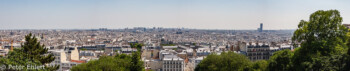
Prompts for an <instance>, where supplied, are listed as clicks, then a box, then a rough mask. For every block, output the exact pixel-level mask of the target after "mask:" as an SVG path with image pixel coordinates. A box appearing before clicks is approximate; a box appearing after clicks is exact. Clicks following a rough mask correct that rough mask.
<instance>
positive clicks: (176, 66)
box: [163, 65, 182, 68]
mask: <svg viewBox="0 0 350 71" xmlns="http://www.w3.org/2000/svg"><path fill="white" fill-rule="evenodd" d="M163 68H182V65H163Z"/></svg>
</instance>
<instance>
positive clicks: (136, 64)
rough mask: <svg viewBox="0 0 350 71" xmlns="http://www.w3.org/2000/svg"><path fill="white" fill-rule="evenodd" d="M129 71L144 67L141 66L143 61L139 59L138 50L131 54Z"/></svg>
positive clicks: (140, 70) (136, 70) (140, 69)
mask: <svg viewBox="0 0 350 71" xmlns="http://www.w3.org/2000/svg"><path fill="white" fill-rule="evenodd" d="M131 58H132V59H131V63H132V65H131V68H130V70H131V71H142V70H143V69H144V67H143V61H141V53H140V51H137V52H134V53H133V54H132V56H131Z"/></svg>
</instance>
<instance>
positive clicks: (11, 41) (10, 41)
mask: <svg viewBox="0 0 350 71" xmlns="http://www.w3.org/2000/svg"><path fill="white" fill-rule="evenodd" d="M2 41H7V42H9V43H11V51H13V40H2Z"/></svg>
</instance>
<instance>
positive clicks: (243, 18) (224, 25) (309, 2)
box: [0, 0, 350, 30]
mask: <svg viewBox="0 0 350 71" xmlns="http://www.w3.org/2000/svg"><path fill="white" fill-rule="evenodd" d="M349 3H350V0H0V29H96V28H109V29H121V28H132V27H149V28H151V27H164V28H190V29H230V30H232V29H234V30H241V29H252V30H256V28H258V27H259V24H260V23H264V29H270V30H271V29H274V30H279V29H296V28H297V25H298V24H299V22H300V20H302V19H304V20H308V17H309V15H310V14H311V13H313V12H315V11H317V10H330V9H336V10H338V11H340V13H341V16H342V17H343V23H350V4H349Z"/></svg>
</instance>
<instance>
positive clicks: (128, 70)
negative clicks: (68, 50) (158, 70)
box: [71, 52, 144, 71]
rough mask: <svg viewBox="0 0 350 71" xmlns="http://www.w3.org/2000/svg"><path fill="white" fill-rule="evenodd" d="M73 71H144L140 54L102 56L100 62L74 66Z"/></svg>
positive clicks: (94, 61) (95, 61)
mask: <svg viewBox="0 0 350 71" xmlns="http://www.w3.org/2000/svg"><path fill="white" fill-rule="evenodd" d="M71 70H72V71H143V70H144V69H143V62H142V61H141V60H140V53H139V52H134V53H133V54H132V55H126V54H117V55H116V56H114V57H113V56H102V57H100V58H99V60H93V61H89V62H88V63H83V64H79V65H77V66H74V67H73V68H72V69H71Z"/></svg>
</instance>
